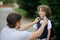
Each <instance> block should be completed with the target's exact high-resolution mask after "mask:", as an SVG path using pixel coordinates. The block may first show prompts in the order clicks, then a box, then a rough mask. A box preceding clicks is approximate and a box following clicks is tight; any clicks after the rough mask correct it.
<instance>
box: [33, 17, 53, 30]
mask: <svg viewBox="0 0 60 40" xmlns="http://www.w3.org/2000/svg"><path fill="white" fill-rule="evenodd" d="M44 18H46V17H44ZM42 21H43V20H41V21H40V23H42ZM33 28H34V29H35V30H36V29H37V24H34V25H33ZM51 28H52V24H51V21H50V20H49V19H48V27H47V29H51Z"/></svg>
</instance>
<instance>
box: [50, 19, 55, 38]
mask: <svg viewBox="0 0 60 40" xmlns="http://www.w3.org/2000/svg"><path fill="white" fill-rule="evenodd" d="M51 24H52V28H51V35H50V38H52V37H54V36H55V29H54V22H53V21H52V20H51Z"/></svg>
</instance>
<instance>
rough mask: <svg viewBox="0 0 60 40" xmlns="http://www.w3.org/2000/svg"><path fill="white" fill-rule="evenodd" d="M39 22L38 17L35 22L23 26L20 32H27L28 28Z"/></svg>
mask: <svg viewBox="0 0 60 40" xmlns="http://www.w3.org/2000/svg"><path fill="white" fill-rule="evenodd" d="M38 21H39V17H37V18H36V19H35V21H33V22H31V23H28V24H25V25H22V26H21V27H20V30H26V29H27V28H29V27H31V26H32V25H33V24H35V23H37V22H38Z"/></svg>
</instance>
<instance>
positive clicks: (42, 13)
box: [39, 8, 46, 18]
mask: <svg viewBox="0 0 60 40" xmlns="http://www.w3.org/2000/svg"><path fill="white" fill-rule="evenodd" d="M45 15H46V13H45V12H44V11H42V8H40V11H39V16H40V17H41V18H42V17H44V16H45Z"/></svg>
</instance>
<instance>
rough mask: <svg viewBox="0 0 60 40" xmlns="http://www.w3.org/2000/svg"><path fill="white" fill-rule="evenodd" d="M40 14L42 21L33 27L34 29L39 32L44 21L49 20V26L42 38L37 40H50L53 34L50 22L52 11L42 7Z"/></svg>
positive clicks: (40, 7)
mask: <svg viewBox="0 0 60 40" xmlns="http://www.w3.org/2000/svg"><path fill="white" fill-rule="evenodd" d="M37 10H38V13H39V16H40V21H39V22H38V23H37V24H34V25H33V28H34V29H36V30H38V29H39V28H40V26H41V23H42V21H43V20H44V19H45V18H47V19H48V24H47V25H46V26H45V28H44V31H43V33H42V35H41V36H40V37H38V39H37V40H49V39H50V33H51V28H52V26H51V25H52V24H51V20H49V16H50V15H51V13H52V12H51V9H50V8H49V7H48V6H47V5H40V6H39V7H38V8H37Z"/></svg>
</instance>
